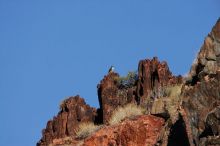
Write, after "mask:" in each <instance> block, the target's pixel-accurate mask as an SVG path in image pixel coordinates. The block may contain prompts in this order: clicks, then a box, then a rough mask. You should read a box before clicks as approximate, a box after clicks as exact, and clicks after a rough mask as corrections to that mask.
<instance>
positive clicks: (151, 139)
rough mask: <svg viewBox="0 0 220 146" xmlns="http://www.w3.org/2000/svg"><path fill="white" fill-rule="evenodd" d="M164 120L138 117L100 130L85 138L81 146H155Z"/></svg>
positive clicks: (152, 117)
mask: <svg viewBox="0 0 220 146" xmlns="http://www.w3.org/2000/svg"><path fill="white" fill-rule="evenodd" d="M164 123H165V121H164V119H162V118H158V117H154V116H140V117H136V118H134V119H132V120H125V121H124V122H122V123H121V124H118V125H115V126H108V127H105V128H102V129H101V130H99V131H98V132H96V133H94V134H93V135H92V136H91V137H89V138H87V139H86V140H85V142H84V144H83V146H153V145H155V144H157V142H158V139H159V135H160V132H161V130H162V128H163V126H164Z"/></svg>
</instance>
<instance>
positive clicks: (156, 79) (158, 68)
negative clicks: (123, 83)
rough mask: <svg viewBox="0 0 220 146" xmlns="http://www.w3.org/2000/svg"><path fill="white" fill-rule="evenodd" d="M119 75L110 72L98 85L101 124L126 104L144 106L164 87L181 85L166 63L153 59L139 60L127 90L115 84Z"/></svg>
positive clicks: (179, 78) (179, 79) (180, 81)
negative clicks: (132, 81) (135, 74)
mask: <svg viewBox="0 0 220 146" xmlns="http://www.w3.org/2000/svg"><path fill="white" fill-rule="evenodd" d="M118 78H119V75H118V74H117V73H114V72H111V73H109V74H108V75H107V76H105V77H104V79H103V80H102V81H101V83H100V84H99V85H98V96H99V103H100V108H101V112H102V115H103V123H108V121H109V118H110V117H111V115H112V112H113V111H114V110H115V109H116V108H117V107H118V106H122V105H125V104H128V103H137V104H140V105H144V106H145V107H146V106H149V105H145V100H146V99H148V98H150V94H152V93H153V92H155V93H160V89H161V88H162V87H164V86H169V85H175V84H180V83H182V77H181V76H178V77H176V76H173V75H172V73H171V72H170V71H169V67H168V65H167V63H166V62H159V61H158V59H157V58H156V57H155V58H153V59H152V60H149V59H147V60H141V61H140V62H139V67H138V79H137V80H136V83H135V84H134V85H133V86H132V87H129V88H120V85H119V84H118V82H117V79H118ZM154 96H160V94H157V95H154Z"/></svg>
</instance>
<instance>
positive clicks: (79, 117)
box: [37, 96, 96, 146]
mask: <svg viewBox="0 0 220 146" xmlns="http://www.w3.org/2000/svg"><path fill="white" fill-rule="evenodd" d="M95 117H96V109H95V108H92V107H90V106H89V105H87V104H86V103H85V101H84V99H83V98H80V97H79V96H75V97H70V98H68V99H66V100H64V101H63V103H61V105H60V112H59V113H58V115H57V116H56V117H54V118H53V120H50V121H48V122H47V126H46V128H45V129H44V130H43V131H42V135H43V137H42V138H41V140H40V141H39V143H38V144H37V145H40V146H47V145H49V144H50V143H52V141H53V140H54V139H58V138H65V137H68V136H75V131H76V129H77V127H78V125H79V123H80V122H94V121H95Z"/></svg>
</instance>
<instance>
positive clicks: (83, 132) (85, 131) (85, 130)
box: [75, 122, 101, 139]
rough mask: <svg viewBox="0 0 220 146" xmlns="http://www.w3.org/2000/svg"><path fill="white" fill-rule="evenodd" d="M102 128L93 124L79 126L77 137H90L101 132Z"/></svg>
mask: <svg viewBox="0 0 220 146" xmlns="http://www.w3.org/2000/svg"><path fill="white" fill-rule="evenodd" d="M100 128H101V126H100V125H95V124H94V123H92V122H85V123H81V124H79V126H78V129H77V130H76V131H75V132H76V137H77V138H80V139H81V138H86V137H88V136H89V135H91V134H92V133H93V132H95V131H97V130H99V129H100Z"/></svg>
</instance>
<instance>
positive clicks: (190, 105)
mask: <svg viewBox="0 0 220 146" xmlns="http://www.w3.org/2000/svg"><path fill="white" fill-rule="evenodd" d="M187 79H188V80H187V81H186V84H185V86H184V88H183V90H182V96H183V108H184V110H185V112H186V117H187V120H189V124H190V125H189V127H190V130H191V133H192V137H193V139H192V140H191V141H192V143H193V144H195V145H201V146H202V145H220V139H219V137H218V136H219V133H220V126H219V125H220V117H219V113H220V111H219V110H220V109H219V106H220V19H219V20H218V21H217V23H216V25H215V26H214V27H213V29H212V32H211V33H210V34H209V35H208V36H207V37H206V39H205V41H204V44H203V46H202V47H201V50H200V51H199V54H198V56H197V58H196V60H195V62H194V64H193V65H192V68H191V70H190V73H189V76H188V78H187ZM208 137H209V138H208ZM211 139H213V141H215V143H216V141H217V140H216V139H218V142H219V143H218V144H217V143H216V144H212V143H211V142H209V141H212V140H211Z"/></svg>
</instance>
